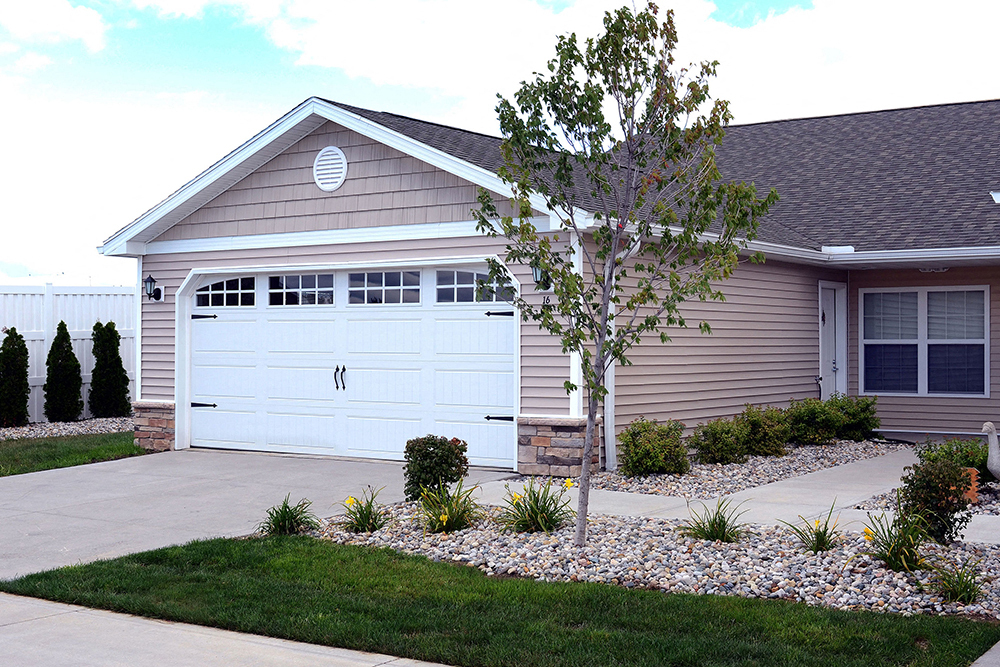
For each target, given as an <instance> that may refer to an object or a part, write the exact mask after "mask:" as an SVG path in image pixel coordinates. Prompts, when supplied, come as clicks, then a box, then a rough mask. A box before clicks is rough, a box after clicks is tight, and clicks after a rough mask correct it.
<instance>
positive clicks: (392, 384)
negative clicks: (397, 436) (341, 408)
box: [344, 368, 421, 406]
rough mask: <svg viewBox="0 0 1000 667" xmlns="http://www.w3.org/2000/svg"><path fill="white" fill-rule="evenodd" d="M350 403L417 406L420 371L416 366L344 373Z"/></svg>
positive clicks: (354, 369)
mask: <svg viewBox="0 0 1000 667" xmlns="http://www.w3.org/2000/svg"><path fill="white" fill-rule="evenodd" d="M344 380H345V381H346V382H347V383H348V389H347V400H348V402H349V403H351V404H355V405H358V404H366V403H369V404H376V403H377V404H381V405H386V406H393V405H396V406H404V405H406V406H419V405H420V399H421V372H420V369H418V368H352V369H350V370H349V371H347V372H346V373H345V374H344Z"/></svg>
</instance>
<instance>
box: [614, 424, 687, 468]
mask: <svg viewBox="0 0 1000 667" xmlns="http://www.w3.org/2000/svg"><path fill="white" fill-rule="evenodd" d="M683 432H684V424H682V423H681V422H679V421H673V420H670V421H667V422H666V423H663V424H658V423H657V422H655V421H647V420H646V419H645V418H644V417H639V418H638V419H636V420H635V421H633V422H632V423H631V424H629V425H628V428H626V429H625V430H624V431H622V433H621V435H619V436H618V465H619V468H620V470H621V473H622V474H623V475H626V476H628V477H643V476H646V475H653V474H657V473H668V474H673V475H683V474H684V473H686V472H687V471H689V470H690V469H691V462H690V461H688V456H687V447H686V446H685V445H684V442H683V441H682V440H681V434H682V433H683Z"/></svg>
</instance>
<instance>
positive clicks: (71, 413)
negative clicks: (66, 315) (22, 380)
mask: <svg viewBox="0 0 1000 667" xmlns="http://www.w3.org/2000/svg"><path fill="white" fill-rule="evenodd" d="M42 389H43V391H44V392H45V418H46V419H48V420H49V421H50V422H75V421H76V420H77V419H79V418H80V412H81V411H82V410H83V399H82V398H81V392H82V389H83V379H82V376H81V375H80V360H79V359H77V358H76V354H75V353H74V352H73V341H72V340H71V339H70V337H69V329H67V328H66V323H65V322H59V326H57V327H56V337H55V338H54V339H53V340H52V347H50V348H49V356H48V357H47V358H46V359H45V385H44V386H43V387H42Z"/></svg>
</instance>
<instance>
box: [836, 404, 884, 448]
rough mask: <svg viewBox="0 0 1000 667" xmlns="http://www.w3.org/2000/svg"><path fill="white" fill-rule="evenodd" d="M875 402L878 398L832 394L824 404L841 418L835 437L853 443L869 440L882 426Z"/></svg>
mask: <svg viewBox="0 0 1000 667" xmlns="http://www.w3.org/2000/svg"><path fill="white" fill-rule="evenodd" d="M877 402H878V396H845V395H844V394H834V395H833V396H831V397H830V398H829V399H827V401H826V404H827V405H828V406H830V407H831V408H833V409H834V410H836V411H837V412H839V413H840V414H841V416H842V417H843V423H842V424H841V425H840V428H839V429H838V430H837V437H838V438H840V439H842V440H855V441H860V440H867V439H868V438H870V437H871V436H872V433H873V432H874V431H875V429H877V428H878V427H879V426H881V425H882V422H881V420H880V419H879V418H878V413H877V412H876V408H875V404H876V403H877Z"/></svg>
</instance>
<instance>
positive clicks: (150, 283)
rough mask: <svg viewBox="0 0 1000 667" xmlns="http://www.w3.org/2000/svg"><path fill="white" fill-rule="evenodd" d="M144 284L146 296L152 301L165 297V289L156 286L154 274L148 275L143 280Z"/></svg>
mask: <svg viewBox="0 0 1000 667" xmlns="http://www.w3.org/2000/svg"><path fill="white" fill-rule="evenodd" d="M142 286H143V287H145V288H146V297H147V298H148V299H150V300H151V301H159V300H160V299H161V298H163V291H162V290H160V288H159V287H157V286H156V279H155V278H153V276H152V275H149V276H146V279H145V280H143V281H142Z"/></svg>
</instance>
